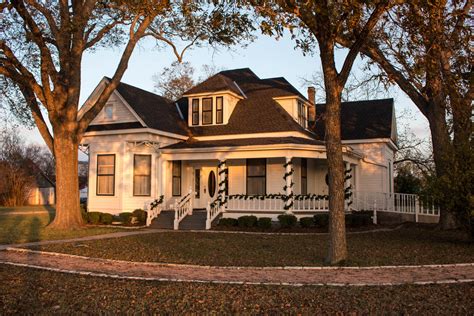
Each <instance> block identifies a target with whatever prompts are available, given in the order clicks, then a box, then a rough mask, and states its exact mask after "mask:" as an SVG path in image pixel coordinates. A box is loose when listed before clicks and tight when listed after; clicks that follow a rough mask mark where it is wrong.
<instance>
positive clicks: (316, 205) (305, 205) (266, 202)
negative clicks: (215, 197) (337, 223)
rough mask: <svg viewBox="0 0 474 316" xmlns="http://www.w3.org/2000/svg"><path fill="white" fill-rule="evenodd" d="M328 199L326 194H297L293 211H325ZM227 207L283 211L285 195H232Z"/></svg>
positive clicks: (237, 209)
mask: <svg viewBox="0 0 474 316" xmlns="http://www.w3.org/2000/svg"><path fill="white" fill-rule="evenodd" d="M328 206H329V203H328V200H327V198H325V197H324V196H311V195H308V196H296V197H295V199H294V200H293V208H292V211H293V212H318V211H319V212H325V211H327V210H328ZM227 208H228V209H229V210H232V211H252V212H283V211H284V209H285V201H284V199H283V195H273V196H230V197H229V198H228V202H227Z"/></svg>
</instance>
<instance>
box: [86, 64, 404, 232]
mask: <svg viewBox="0 0 474 316" xmlns="http://www.w3.org/2000/svg"><path fill="white" fill-rule="evenodd" d="M107 81H108V79H107V78H104V79H103V80H102V81H101V82H100V83H99V85H98V86H97V88H96V89H95V90H94V92H93V93H92V95H91V96H90V97H89V99H88V100H87V101H86V102H85V104H84V106H83V107H82V108H81V110H80V115H82V114H83V113H84V112H85V111H87V110H88V107H89V105H90V103H91V102H93V100H94V98H96V97H97V94H98V93H99V92H100V91H101V89H103V87H104V86H105V85H106V84H107ZM308 92H309V96H308V97H305V96H303V95H302V94H300V93H299V92H298V90H297V89H295V88H294V87H293V86H292V85H291V84H290V83H289V82H288V81H286V80H285V79H284V78H269V79H260V78H259V77H258V76H257V75H255V74H254V73H253V72H252V71H251V70H250V69H248V68H245V69H235V70H227V71H222V72H220V73H218V74H216V75H214V76H212V77H211V78H209V79H207V80H206V81H204V82H202V83H200V84H199V85H197V86H195V87H193V88H192V89H190V90H189V91H187V92H186V93H185V94H184V96H183V97H182V98H181V99H180V100H177V101H176V102H174V101H170V100H167V99H165V98H163V97H161V96H158V95H156V94H153V93H151V92H148V91H144V90H142V89H139V88H136V87H133V86H130V85H128V84H125V83H121V84H120V85H119V86H118V88H117V90H116V91H115V92H114V93H113V95H112V96H111V98H110V99H109V101H108V102H107V104H106V106H105V107H104V109H103V110H102V111H101V112H100V113H99V114H98V116H97V117H96V118H95V119H94V121H93V122H92V124H91V125H90V127H89V129H88V130H87V133H86V134H85V137H84V138H83V144H82V146H84V147H86V148H87V149H88V154H89V165H90V168H89V184H88V188H89V191H88V195H89V196H88V209H89V211H100V212H109V213H113V214H117V213H120V212H125V211H133V210H134V209H137V208H141V209H148V210H150V203H151V202H152V201H154V200H155V199H158V198H159V197H160V196H163V203H162V204H161V205H160V207H159V208H157V209H160V210H161V209H163V210H166V209H172V210H174V211H175V213H176V214H175V217H176V220H177V222H178V225H179V222H180V221H181V220H182V219H183V218H185V217H186V216H188V215H190V214H191V213H192V211H193V209H194V210H198V209H207V218H208V222H210V221H212V219H214V218H215V217H216V216H218V215H222V216H224V217H238V216H241V215H242V214H254V215H257V216H269V217H272V218H276V217H277V216H278V215H279V214H282V213H284V212H285V211H286V212H293V213H294V214H296V215H298V216H302V215H303V214H304V215H306V216H307V214H313V213H315V212H321V211H327V199H326V198H325V197H324V195H327V193H328V187H327V179H326V177H327V165H326V149H325V146H324V124H325V123H324V111H325V106H324V105H315V103H314V89H313V88H309V89H308ZM341 118H342V138H343V158H344V163H345V167H346V170H350V172H349V171H348V174H351V175H352V177H351V178H350V179H349V180H347V183H346V187H348V186H351V191H352V193H353V194H352V196H351V197H350V198H348V203H347V204H348V205H347V206H348V208H355V207H356V206H357V205H359V204H358V203H356V202H357V201H359V202H360V201H362V200H364V199H365V204H366V205H367V204H373V203H374V202H375V203H379V205H380V204H382V203H388V202H387V201H386V197H388V196H391V194H392V193H393V160H394V154H395V151H396V150H397V145H396V143H397V128H396V120H395V111H394V104H393V99H383V100H370V101H360V102H347V103H343V105H342V113H341ZM285 173H286V174H287V175H286V177H285ZM277 195H278V196H277ZM377 197H384V199H385V200H384V201H385V202H383V201H382V200H380V201H378V200H377V199H378V198H377ZM368 199H369V200H370V201H369V200H368ZM217 200H218V201H220V203H217V202H216V201H217ZM285 206H286V207H285ZM158 213H159V212H157V211H156V210H155V211H150V212H149V214H150V220H151V219H153V218H154V217H156V216H159V214H158ZM175 224H176V221H175ZM175 226H176V225H175Z"/></svg>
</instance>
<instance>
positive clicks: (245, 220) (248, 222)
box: [237, 215, 257, 227]
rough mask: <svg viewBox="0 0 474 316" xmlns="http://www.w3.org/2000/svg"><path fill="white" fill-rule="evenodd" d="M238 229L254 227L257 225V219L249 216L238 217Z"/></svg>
mask: <svg viewBox="0 0 474 316" xmlns="http://www.w3.org/2000/svg"><path fill="white" fill-rule="evenodd" d="M237 221H238V224H239V227H254V226H255V225H257V217H256V216H253V215H250V216H240V217H239V218H238V219H237Z"/></svg>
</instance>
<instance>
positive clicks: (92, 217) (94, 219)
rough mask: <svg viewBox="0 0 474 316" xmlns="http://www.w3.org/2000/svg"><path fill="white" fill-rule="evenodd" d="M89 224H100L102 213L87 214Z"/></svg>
mask: <svg viewBox="0 0 474 316" xmlns="http://www.w3.org/2000/svg"><path fill="white" fill-rule="evenodd" d="M87 222H88V223H90V224H95V225H96V224H99V223H100V213H99V212H88V213H87Z"/></svg>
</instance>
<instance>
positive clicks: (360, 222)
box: [346, 213, 372, 227]
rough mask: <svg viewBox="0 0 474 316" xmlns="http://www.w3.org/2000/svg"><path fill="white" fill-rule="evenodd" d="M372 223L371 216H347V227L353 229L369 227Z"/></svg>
mask: <svg viewBox="0 0 474 316" xmlns="http://www.w3.org/2000/svg"><path fill="white" fill-rule="evenodd" d="M371 222H372V218H371V216H370V214H367V213H365V214H357V213H354V214H347V215H346V226H351V227H363V226H369V225H370V223H371Z"/></svg>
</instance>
